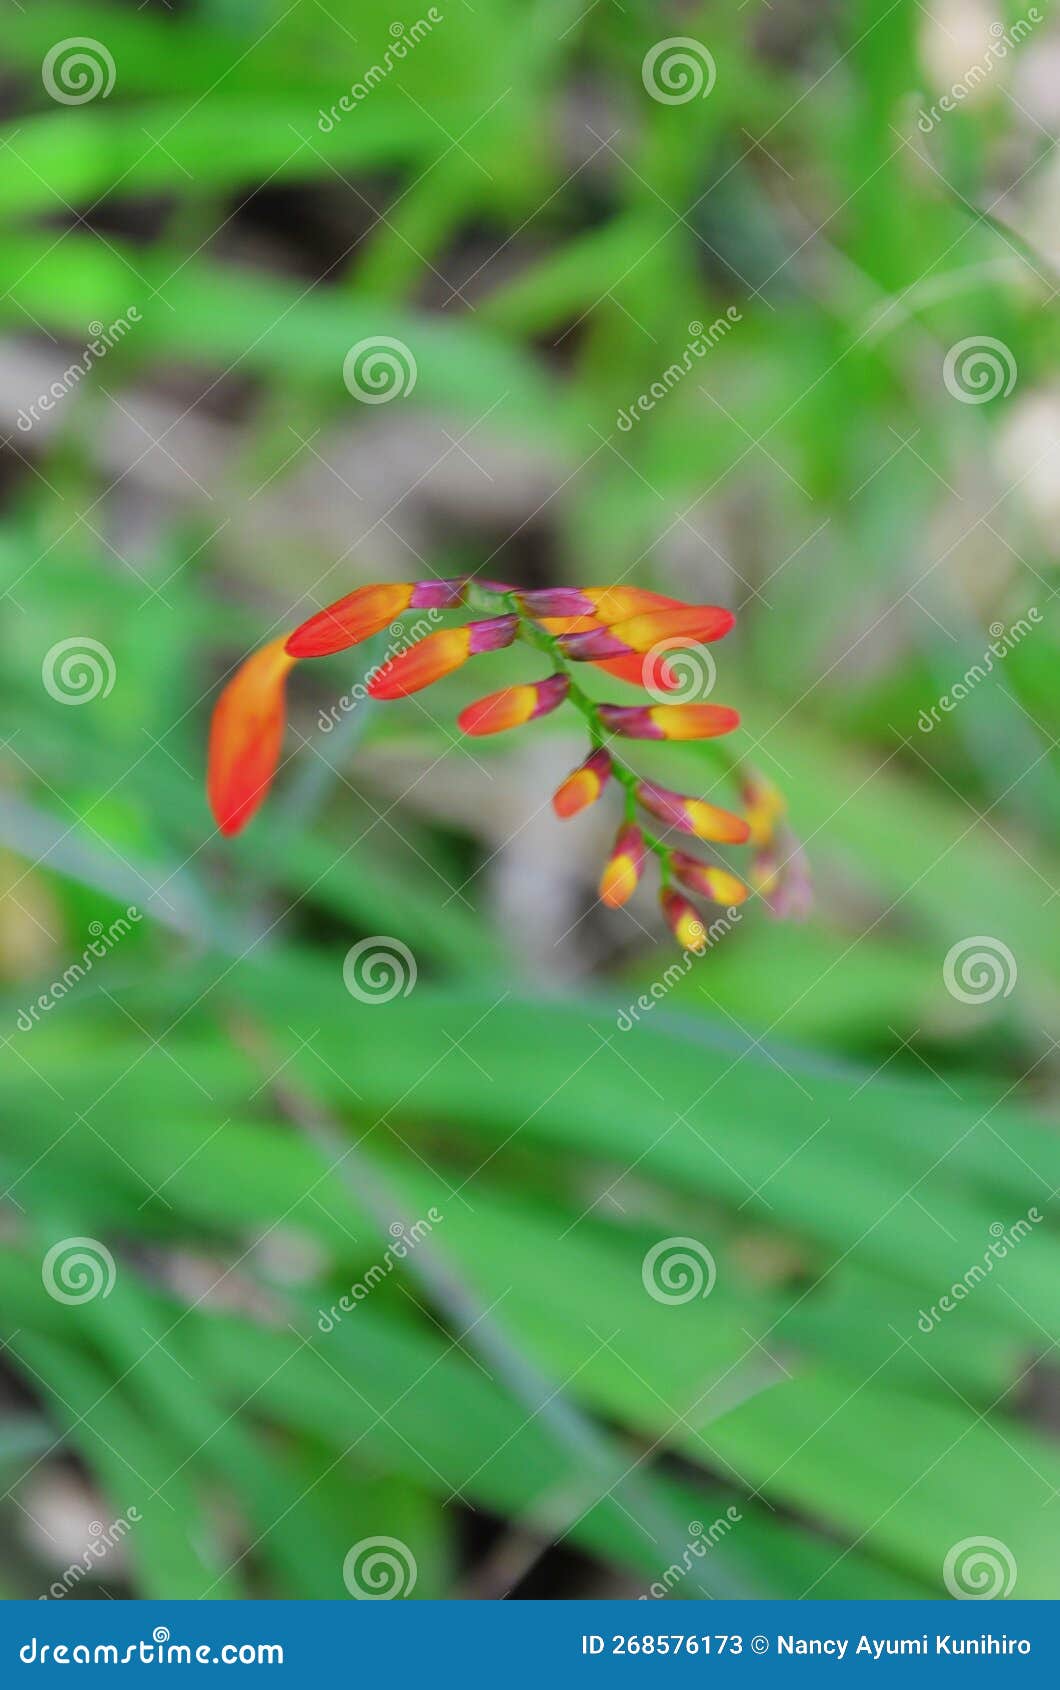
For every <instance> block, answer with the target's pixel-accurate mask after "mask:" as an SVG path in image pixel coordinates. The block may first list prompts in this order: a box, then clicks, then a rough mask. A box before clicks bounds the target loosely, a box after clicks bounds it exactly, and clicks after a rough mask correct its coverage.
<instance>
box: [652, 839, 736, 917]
mask: <svg viewBox="0 0 1060 1690" xmlns="http://www.w3.org/2000/svg"><path fill="white" fill-rule="evenodd" d="M670 865H671V867H672V868H673V871H674V873H675V874H676V876H677V878H678V880H679V881H680V882H681V884H682V885H683V886H687V887H688V890H689V891H690V892H698V893H699V895H700V897H701V898H709V899H710V901H711V903H713V904H728V905H729V907H730V908H732V906H733V905H735V904H742V903H744V902H745V901H746V900H747V898H749V897H750V895H751V893H750V888H749V887H747V886H745V885H744V883H743V881H742V880H738V879H737V878H736V876H735V875H734V874H730V873H729V871H728V869H724V868H715V866H714V864H713V863H701V862H700V860H699V858H698V857H690V856H689V854H688V852H687V851H674V852H673V853H672V855H671V857H670Z"/></svg>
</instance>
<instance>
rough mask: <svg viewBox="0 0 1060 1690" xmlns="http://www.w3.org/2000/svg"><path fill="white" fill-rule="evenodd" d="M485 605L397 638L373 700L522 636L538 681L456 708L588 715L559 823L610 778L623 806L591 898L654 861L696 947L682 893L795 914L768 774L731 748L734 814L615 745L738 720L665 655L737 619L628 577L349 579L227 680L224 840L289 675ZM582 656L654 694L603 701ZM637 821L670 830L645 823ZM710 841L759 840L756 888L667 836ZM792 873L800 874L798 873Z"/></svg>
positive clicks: (799, 867)
mask: <svg viewBox="0 0 1060 1690" xmlns="http://www.w3.org/2000/svg"><path fill="white" fill-rule="evenodd" d="M455 609H464V610H470V611H472V612H473V613H474V612H488V613H489V614H484V615H482V616H481V617H479V618H478V619H476V620H472V621H469V622H466V623H465V624H464V625H463V626H462V627H456V628H441V629H437V630H435V631H434V632H432V633H429V634H427V635H426V636H425V637H424V638H422V639H419V640H416V641H415V642H414V643H413V644H411V645H408V646H405V647H404V648H402V649H401V650H399V651H397V652H396V653H395V654H394V655H393V656H391V657H389V658H388V659H387V660H386V661H385V662H384V663H382V664H381V665H380V666H379V667H378V668H377V669H376V670H375V671H374V672H373V673H372V674H371V675H370V677H369V679H368V683H367V692H368V696H369V697H370V698H373V699H396V698H405V697H408V696H409V695H410V694H412V693H415V692H419V691H420V690H421V689H422V688H423V687H426V686H430V685H431V683H432V682H433V681H437V680H440V679H441V678H442V677H443V676H444V675H448V674H451V673H452V672H453V671H454V670H455V669H458V668H459V667H460V666H461V665H462V664H464V663H466V662H467V661H468V659H469V658H471V657H474V656H476V655H477V654H478V653H479V652H484V651H497V650H499V649H500V648H502V647H505V646H510V645H512V644H513V643H514V642H515V641H516V640H522V641H524V642H525V643H527V644H529V645H531V646H532V647H534V648H535V649H537V650H539V651H541V652H542V653H544V654H545V655H546V656H547V658H548V659H549V662H550V664H551V673H550V674H548V675H547V676H546V677H545V678H544V679H543V680H540V681H532V682H526V683H523V684H520V685H516V686H509V687H503V688H501V690H500V691H499V692H493V693H490V694H489V695H488V696H487V697H485V698H480V699H478V700H477V701H476V702H475V703H474V704H469V705H468V706H467V708H466V709H465V710H463V711H462V712H461V713H460V716H459V718H458V722H459V726H460V728H461V730H462V731H463V732H464V733H466V734H471V735H483V734H494V733H500V732H502V731H504V730H505V729H508V728H515V727H519V726H521V725H522V724H523V723H524V722H530V721H532V720H533V719H534V718H535V717H537V716H544V715H547V714H548V713H549V712H550V711H552V710H555V709H557V708H558V706H559V705H561V704H563V703H565V702H566V703H570V704H572V705H573V706H574V707H575V708H576V709H577V710H578V711H579V712H580V713H581V715H582V716H583V717H584V719H585V722H586V725H587V728H588V733H589V740H590V748H589V754H588V756H587V757H586V759H585V761H584V762H583V763H582V764H581V765H580V766H579V767H578V768H576V769H575V770H574V771H573V772H572V773H571V774H570V775H568V776H567V778H566V779H565V780H564V781H563V782H562V783H561V785H560V786H559V788H558V789H557V791H556V792H555V793H554V794H553V797H552V805H553V808H554V810H555V812H556V815H557V816H559V817H560V818H562V819H566V818H567V817H570V816H573V815H576V814H577V812H578V811H579V810H584V809H585V808H586V807H587V806H588V805H590V804H593V803H595V802H596V800H597V799H598V798H599V797H600V796H601V794H602V793H603V791H604V788H605V787H606V786H607V785H608V783H609V782H610V781H611V780H614V781H615V782H616V785H618V786H620V787H621V788H622V789H623V790H624V797H625V814H624V818H623V822H622V826H621V827H620V828H619V831H618V835H617V837H616V839H615V842H614V845H613V847H612V850H611V853H610V855H609V857H608V859H607V861H606V863H605V865H604V869H603V874H602V877H601V880H600V888H599V893H600V899H601V901H602V902H603V903H604V904H607V905H609V906H610V907H611V908H617V907H618V906H620V905H622V904H624V903H626V901H627V900H628V899H629V898H630V897H631V896H632V894H633V892H634V890H635V889H636V887H637V885H638V883H639V881H640V878H641V876H642V874H643V872H644V868H645V865H646V863H647V861H648V858H649V856H650V855H654V856H655V857H656V858H657V860H658V863H659V869H660V877H661V883H662V884H661V893H660V899H661V904H662V909H663V913H664V915H665V917H666V920H667V921H668V923H669V925H670V927H671V928H672V929H673V932H674V934H675V935H676V937H677V939H678V941H679V943H680V944H681V945H682V946H683V947H684V948H685V949H687V950H692V951H696V950H701V949H703V948H704V947H705V943H706V925H705V923H704V921H703V920H702V918H701V916H700V914H699V912H698V910H697V909H696V906H695V905H694V904H693V903H692V902H691V900H690V899H689V898H688V897H687V896H686V893H689V892H690V893H693V894H694V895H695V896H697V897H699V898H704V899H707V900H708V901H710V902H712V903H719V904H726V905H729V906H732V905H735V904H741V903H743V901H744V900H745V899H746V898H747V897H748V896H749V892H750V890H751V888H752V887H753V888H754V889H755V890H756V891H758V892H759V893H760V894H761V895H762V896H763V897H764V898H765V899H766V900H767V902H768V903H769V905H770V907H771V908H772V909H773V910H774V913H777V914H802V913H803V911H804V909H805V906H806V903H807V900H808V894H809V883H808V878H807V876H806V872H805V867H804V862H803V859H802V855H801V852H800V850H799V848H798V846H797V845H796V844H795V841H794V839H793V837H792V836H791V835H790V833H789V832H788V830H787V828H786V824H785V823H784V820H783V817H784V802H783V799H782V798H781V796H780V794H779V793H778V792H777V790H776V788H775V787H773V786H772V785H771V784H770V783H769V782H767V781H765V780H763V779H762V777H760V776H758V775H756V774H754V773H752V772H743V771H742V770H741V768H740V765H739V764H738V763H737V762H736V760H735V759H732V758H728V759H727V760H726V762H727V770H728V773H729V774H730V775H731V776H732V777H733V779H734V780H736V781H737V783H738V784H739V786H740V790H741V797H742V801H743V802H742V813H737V812H736V811H733V810H726V809H722V808H720V807H719V806H718V805H716V804H712V803H708V802H707V801H706V800H705V799H703V798H695V797H686V796H683V795H682V794H681V793H678V792H671V791H669V790H668V789H667V788H666V787H663V786H658V785H656V784H655V783H654V782H653V781H649V780H645V779H643V778H642V777H641V776H639V775H638V774H636V773H635V772H634V770H633V769H631V768H630V767H628V766H627V765H626V763H625V762H624V761H623V759H622V757H621V756H620V755H619V754H618V752H617V750H616V749H615V741H616V740H622V739H631V740H706V739H715V738H716V737H718V736H719V735H723V734H727V733H729V732H730V731H731V730H732V729H733V728H735V727H737V726H738V724H739V717H738V715H737V713H736V711H735V710H731V709H729V708H728V707H727V706H725V705H719V704H703V703H679V702H667V701H666V698H667V694H668V693H670V692H672V691H673V690H674V689H676V688H677V687H679V686H680V684H681V683H680V681H679V679H678V677H677V676H676V675H675V673H674V672H673V670H672V669H671V668H669V667H668V665H667V662H666V658H665V653H666V652H667V651H669V650H672V649H673V648H674V647H681V646H684V647H687V646H697V647H698V646H702V645H704V644H705V643H706V642H708V641H712V640H717V639H720V638H721V637H722V636H723V635H725V634H727V633H728V631H729V629H730V628H731V627H732V625H733V621H734V618H733V616H732V613H731V612H730V611H728V610H723V609H721V608H719V607H718V606H716V605H687V604H682V603H680V602H679V601H678V600H676V599H671V598H665V597H663V596H662V595H661V594H659V593H652V592H647V591H645V590H643V589H641V588H636V587H622V586H615V587H559V588H547V589H542V590H540V591H530V592H521V591H519V590H517V589H515V588H512V587H508V586H505V585H503V584H500V583H495V582H484V581H479V580H476V579H472V578H469V577H462V578H459V579H456V580H435V581H417V582H403V583H383V584H380V585H373V586H367V587H358V588H357V589H356V590H355V591H354V592H352V593H348V594H347V595H346V596H345V598H341V599H339V600H338V601H337V602H336V603H335V604H332V605H329V606H328V608H327V609H326V610H322V611H320V612H319V613H318V614H317V615H315V616H311V617H310V618H309V620H308V621H306V622H303V623H302V624H301V626H300V627H298V628H296V629H295V630H294V632H293V633H291V634H288V635H286V636H284V637H283V638H281V639H278V640H274V641H272V642H271V644H269V645H266V646H264V647H263V648H262V649H261V650H260V651H257V652H255V653H254V655H253V656H252V657H250V658H248V659H247V661H246V662H245V663H244V664H243V665H242V666H241V668H239V669H238V670H237V671H236V673H235V675H234V676H233V678H232V680H231V681H230V682H229V683H228V685H227V686H226V687H225V689H224V691H223V693H222V694H221V697H220V699H219V700H218V703H217V706H216V709H215V711H214V716H213V722H212V725H211V730H210V753H209V776H208V792H209V799H210V805H211V808H212V810H213V814H214V816H215V818H216V821H217V824H218V826H219V828H220V830H221V832H222V833H224V834H234V833H238V832H239V831H240V829H241V828H243V827H245V825H246V823H247V822H248V821H249V820H250V818H251V816H252V815H253V814H254V812H255V811H256V810H257V808H258V806H259V805H260V804H261V802H262V800H263V799H264V797H265V795H266V793H267V791H268V789H269V785H270V783H271V781H272V778H273V775H274V773H275V771H276V766H277V764H278V762H279V757H280V750H281V745H282V741H283V730H284V708H285V690H286V681H287V675H288V672H289V671H290V669H291V668H292V666H293V665H294V664H295V663H296V662H298V661H300V660H302V659H304V658H311V657H327V656H330V655H332V654H333V653H335V652H339V651H345V650H346V649H347V648H348V647H350V646H354V645H358V644H360V643H361V642H362V641H363V640H367V639H370V638H371V637H372V636H373V635H374V634H378V633H380V632H381V631H382V630H383V629H384V628H387V627H389V625H390V624H391V623H392V622H393V621H394V619H395V618H396V617H399V616H401V615H402V614H403V613H404V612H406V611H414V610H434V611H442V610H455ZM584 665H592V666H594V667H596V668H598V669H600V670H603V671H604V672H606V673H607V674H608V675H611V676H613V677H614V678H616V679H618V680H621V681H625V682H627V683H632V684H633V685H636V686H642V687H645V688H646V689H647V690H648V691H649V694H650V697H651V698H652V700H653V702H651V703H647V704H606V703H598V702H597V701H595V700H594V699H593V698H591V697H590V696H589V695H588V693H586V692H585V691H584V690H583V688H582V686H581V684H580V680H579V671H580V670H581V669H582V668H583V666H584ZM646 817H650V818H652V820H653V821H655V822H657V823H662V824H663V832H662V834H659V833H657V832H655V831H652V830H651V829H650V828H649V826H648V825H647V822H646V820H645V818H646ZM675 833H676V834H678V835H687V836H690V838H692V839H698V840H702V841H706V842H708V843H710V844H724V845H743V844H747V843H751V844H752V845H753V846H754V847H755V848H756V855H755V857H754V859H753V861H752V865H751V870H750V873H749V876H748V879H749V882H750V885H748V884H746V883H745V882H744V881H743V880H741V879H739V878H738V877H737V876H736V875H735V874H733V873H732V872H731V871H730V870H729V869H727V868H724V867H720V866H718V865H716V864H713V863H707V862H704V861H702V860H701V859H700V858H699V857H697V856H695V855H693V854H692V853H691V852H689V851H687V850H685V849H683V848H678V847H677V846H676V845H674V844H671V843H670V842H669V840H670V836H671V835H672V834H675ZM793 869H794V872H793Z"/></svg>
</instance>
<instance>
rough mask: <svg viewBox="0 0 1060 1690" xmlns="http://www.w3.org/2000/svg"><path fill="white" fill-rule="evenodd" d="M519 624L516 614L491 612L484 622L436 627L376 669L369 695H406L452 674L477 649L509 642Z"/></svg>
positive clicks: (487, 649)
mask: <svg viewBox="0 0 1060 1690" xmlns="http://www.w3.org/2000/svg"><path fill="white" fill-rule="evenodd" d="M518 626H519V618H518V617H517V616H491V617H490V618H489V619H488V620H487V621H485V622H468V623H467V624H466V625H465V626H464V627H463V628H439V629H438V631H437V632H436V633H433V634H427V635H426V637H425V638H424V639H422V640H416V641H415V643H414V644H413V645H410V646H406V647H405V649H404V651H399V652H396V653H395V655H394V656H393V657H391V658H390V659H389V660H388V661H387V662H386V663H384V664H382V665H381V667H380V668H378V669H376V671H375V672H374V674H373V675H372V676H371V678H370V680H369V682H368V696H369V698H377V699H390V698H407V697H408V695H409V693H412V692H419V691H420V690H421V689H422V688H423V687H429V686H430V685H431V684H432V683H433V682H434V681H440V680H441V679H442V676H443V675H451V674H452V672H453V670H454V669H459V668H460V665H461V664H462V663H466V662H467V660H468V658H469V657H474V656H475V655H476V654H477V653H478V652H481V651H496V650H497V649H498V648H499V647H500V646H506V645H511V643H512V641H513V639H514V638H515V631H516V629H517V628H518Z"/></svg>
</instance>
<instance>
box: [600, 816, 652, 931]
mask: <svg viewBox="0 0 1060 1690" xmlns="http://www.w3.org/2000/svg"><path fill="white" fill-rule="evenodd" d="M646 855H647V853H646V851H645V849H644V835H643V834H642V833H641V831H640V828H639V827H624V828H623V829H622V831H621V832H620V833H619V836H618V838H617V839H616V840H615V843H614V845H613V846H612V849H611V855H610V856H609V857H608V859H607V861H606V863H605V864H604V872H603V874H602V875H601V876H600V902H601V903H602V904H608V905H609V906H610V908H611V909H613V910H615V909H618V907H619V905H620V904H624V903H626V902H627V900H628V899H630V898H632V896H633V894H634V892H635V891H636V890H637V883H638V882H639V880H640V877H641V875H642V874H643V873H644V859H645V856H646Z"/></svg>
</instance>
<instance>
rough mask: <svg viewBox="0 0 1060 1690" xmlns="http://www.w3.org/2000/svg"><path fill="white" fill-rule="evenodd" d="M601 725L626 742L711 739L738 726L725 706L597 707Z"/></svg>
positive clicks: (633, 705) (624, 705)
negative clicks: (623, 737) (635, 740)
mask: <svg viewBox="0 0 1060 1690" xmlns="http://www.w3.org/2000/svg"><path fill="white" fill-rule="evenodd" d="M597 708H598V709H599V712H600V718H601V720H602V722H603V723H604V726H605V727H607V728H609V729H610V730H611V732H612V733H616V734H623V735H624V736H625V737H626V739H675V740H685V739H714V738H716V737H717V735H718V734H727V733H731V732H732V730H733V728H738V727H739V725H740V717H739V713H738V712H737V711H735V710H730V709H729V707H728V705H725V704H647V705H644V704H601V705H598V707H597Z"/></svg>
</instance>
